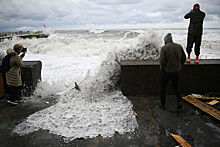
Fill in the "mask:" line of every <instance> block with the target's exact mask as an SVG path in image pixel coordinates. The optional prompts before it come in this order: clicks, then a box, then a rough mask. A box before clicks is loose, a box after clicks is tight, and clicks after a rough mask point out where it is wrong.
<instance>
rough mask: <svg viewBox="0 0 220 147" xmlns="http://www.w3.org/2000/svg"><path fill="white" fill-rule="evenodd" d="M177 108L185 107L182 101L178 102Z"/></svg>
mask: <svg viewBox="0 0 220 147" xmlns="http://www.w3.org/2000/svg"><path fill="white" fill-rule="evenodd" d="M177 109H179V110H180V109H183V104H182V102H179V103H178V104H177Z"/></svg>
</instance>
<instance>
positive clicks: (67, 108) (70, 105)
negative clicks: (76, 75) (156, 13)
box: [13, 32, 161, 142]
mask: <svg viewBox="0 0 220 147" xmlns="http://www.w3.org/2000/svg"><path fill="white" fill-rule="evenodd" d="M160 46H161V39H160V37H158V36H157V35H156V34H155V33H152V32H151V33H148V34H144V35H141V36H140V37H139V39H138V41H137V43H135V44H134V45H133V46H131V47H128V48H124V49H122V50H118V49H113V50H112V51H111V52H109V53H108V55H107V57H106V59H105V60H104V61H103V62H102V64H101V65H100V67H99V69H98V70H97V73H96V74H94V75H91V76H90V77H89V78H88V79H87V80H86V81H85V82H84V83H82V85H81V86H80V88H81V90H82V91H81V92H79V91H76V90H72V91H69V92H67V93H65V94H63V95H61V96H60V98H59V101H58V103H57V104H55V105H53V106H51V107H49V108H46V109H43V110H41V111H38V112H36V113H34V114H32V115H30V116H29V117H28V118H27V119H26V120H25V121H24V122H22V123H21V124H19V125H17V126H16V128H15V129H14V130H13V132H15V133H18V134H20V135H25V134H29V133H31V132H34V131H37V130H39V129H43V130H48V131H49V133H53V134H57V135H60V136H62V137H63V138H64V139H65V141H66V142H69V141H71V140H73V139H76V138H92V137H96V136H98V135H101V136H103V137H111V136H113V135H114V133H115V132H118V133H120V134H124V133H127V132H133V131H134V130H135V128H136V127H138V123H137V121H136V117H135V115H134V112H133V110H132V106H133V105H132V104H131V102H130V101H129V100H128V99H127V98H126V97H125V96H123V95H122V93H121V91H120V89H119V74H120V60H125V59H141V60H148V59H157V58H158V56H159V48H160Z"/></svg>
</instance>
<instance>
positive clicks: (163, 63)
mask: <svg viewBox="0 0 220 147" xmlns="http://www.w3.org/2000/svg"><path fill="white" fill-rule="evenodd" d="M185 61H186V55H185V53H184V51H183V47H182V46H181V45H179V44H177V43H173V41H170V42H168V43H166V45H164V46H163V47H162V48H161V51H160V69H161V71H165V72H179V71H181V70H182V66H183V64H184V63H185Z"/></svg>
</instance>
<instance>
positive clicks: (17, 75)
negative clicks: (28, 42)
mask: <svg viewBox="0 0 220 147" xmlns="http://www.w3.org/2000/svg"><path fill="white" fill-rule="evenodd" d="M22 49H23V46H22V45H20V44H15V45H14V47H13V49H8V50H7V51H6V53H7V54H8V55H10V69H9V71H7V72H6V84H7V86H8V89H9V95H10V96H9V100H8V101H7V102H8V103H10V104H13V105H17V104H18V103H17V102H16V100H20V99H21V86H22V80H21V67H22V58H23V57H24V56H25V53H24V52H22ZM20 54H21V55H20Z"/></svg>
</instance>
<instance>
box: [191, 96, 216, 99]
mask: <svg viewBox="0 0 220 147" xmlns="http://www.w3.org/2000/svg"><path fill="white" fill-rule="evenodd" d="M193 97H195V98H196V99H204V100H220V98H219V97H207V96H193Z"/></svg>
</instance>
